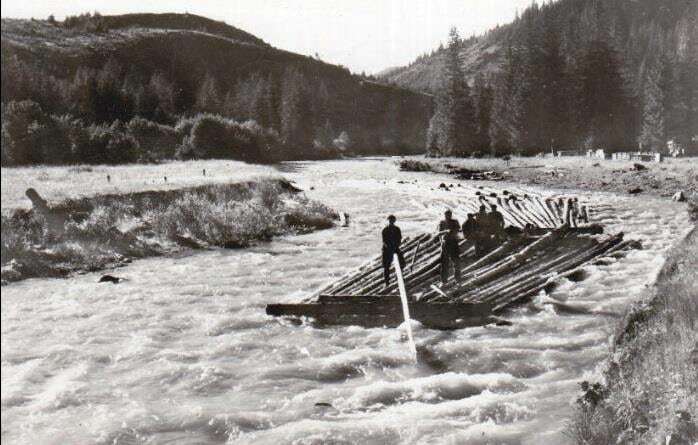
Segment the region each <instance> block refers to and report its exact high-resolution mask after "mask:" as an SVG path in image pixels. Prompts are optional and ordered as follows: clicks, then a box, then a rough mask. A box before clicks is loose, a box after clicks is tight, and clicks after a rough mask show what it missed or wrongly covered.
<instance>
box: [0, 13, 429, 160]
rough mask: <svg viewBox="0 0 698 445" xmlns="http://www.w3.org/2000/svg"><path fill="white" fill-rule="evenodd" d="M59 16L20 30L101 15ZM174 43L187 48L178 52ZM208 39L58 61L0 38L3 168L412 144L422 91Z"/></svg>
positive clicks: (406, 149)
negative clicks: (60, 19)
mask: <svg viewBox="0 0 698 445" xmlns="http://www.w3.org/2000/svg"><path fill="white" fill-rule="evenodd" d="M168 17H169V16H168ZM97 18H99V16H97ZM88 19H89V20H88ZM111 20H112V21H114V20H116V19H115V18H114V17H112V18H111ZM130 20H133V19H130ZM68 22H69V25H70V26H68V25H65V24H63V25H58V24H57V25H51V23H50V22H31V23H30V24H28V25H27V26H35V27H36V28H34V30H32V31H31V32H25V33H24V35H27V34H29V35H31V36H32V38H33V37H35V36H38V37H41V36H42V32H43V33H46V34H47V35H48V36H51V34H49V33H48V32H47V31H45V29H44V28H41V26H43V27H45V26H50V28H49V30H50V32H51V33H59V35H61V36H62V35H63V34H65V33H67V32H70V33H76V32H77V33H78V35H83V33H88V34H85V35H89V33H90V32H96V31H91V29H92V27H93V26H92V25H93V24H99V23H102V22H101V21H99V20H97V21H95V16H92V15H91V16H89V17H87V19H86V18H85V17H78V18H75V19H73V20H71V21H68ZM47 23H48V25H46V24H47ZM88 25H89V26H88ZM15 26H16V25H15ZM95 26H96V25H95ZM66 27H67V28H69V29H68V30H66V29H67V28H66ZM70 35H71V36H72V35H73V34H70ZM108 37H109V36H108V35H105V34H102V35H101V37H100V39H105V38H108ZM3 39H5V37H3ZM38 40H41V39H38ZM178 42H183V43H184V44H185V45H186V46H187V47H188V51H187V52H178V51H177V49H176V48H175V44H176V43H178ZM208 43H211V42H208V41H207V40H206V36H202V35H201V34H200V33H199V34H193V35H189V34H164V35H160V34H156V35H155V36H149V37H145V38H137V39H136V40H135V43H134V44H133V45H132V46H129V47H126V48H125V49H124V50H123V51H113V55H108V54H109V52H108V51H104V53H103V54H105V53H106V54H107V56H102V55H97V56H94V55H93V54H90V53H84V54H83V53H78V55H77V56H75V57H73V58H66V57H61V56H60V54H58V55H55V54H51V50H50V49H49V50H45V51H47V52H48V54H47V55H42V56H40V57H37V56H36V55H33V54H32V53H31V52H26V51H23V50H21V49H20V50H15V49H13V48H12V47H11V45H9V43H8V44H6V42H5V40H3V53H2V115H3V126H2V163H3V165H27V164H36V163H80V162H90V163H100V162H105V163H123V162H146V161H156V160H160V159H171V158H190V157H222V158H231V159H242V160H246V161H249V162H276V161H280V160H292V159H321V158H331V157H339V156H343V155H365V154H397V153H415V152H418V151H420V150H421V149H423V142H422V141H423V140H424V133H425V131H426V116H427V115H428V113H429V109H430V105H429V102H430V101H429V99H428V97H426V96H423V95H421V94H417V93H412V92H409V91H405V90H400V89H398V88H394V87H389V86H385V85H380V84H378V83H376V82H374V81H373V79H372V78H371V77H369V76H355V75H352V74H351V73H349V72H348V71H346V70H344V69H341V68H340V67H335V66H332V65H327V64H324V63H321V62H318V61H316V60H310V59H308V58H304V57H302V56H298V55H294V54H291V53H284V52H281V51H278V50H275V49H273V48H269V47H266V46H262V47H256V46H251V45H239V44H236V43H231V42H228V41H222V40H220V39H215V40H213V42H212V43H214V44H215V45H218V46H211V45H209V46H208V47H207V46H206V45H207V44H208ZM95 44H101V40H97V41H96V43H95ZM196 48H199V50H195V51H192V49H196ZM42 50H44V49H42ZM221 55H225V56H226V58H221V57H220V56H221ZM173 58H176V59H177V60H176V62H175V61H174V60H173ZM247 60H253V61H254V63H249V62H247ZM190 61H191V62H194V63H195V64H194V63H193V64H192V66H191V67H190V68H188V67H186V66H185V65H186V64H187V63H189V62H190ZM240 66H242V67H243V68H242V69H240V68H239V67H240ZM415 104H416V105H415ZM51 141H58V143H53V142H51ZM202 144H204V145H202ZM213 144H215V145H216V146H215V147H213V146H212V145H213ZM87 147H91V148H87ZM107 147H110V148H107ZM88 152H89V155H88Z"/></svg>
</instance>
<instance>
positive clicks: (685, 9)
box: [381, 0, 698, 155]
mask: <svg viewBox="0 0 698 445" xmlns="http://www.w3.org/2000/svg"><path fill="white" fill-rule="evenodd" d="M381 80H382V81H384V82H386V83H390V84H394V85H398V86H402V87H406V88H411V89H413V90H415V91H427V92H430V93H434V94H436V95H437V96H438V99H437V103H438V106H437V110H436V113H435V114H434V116H433V118H432V120H431V125H430V133H429V138H428V141H427V143H428V149H429V150H430V152H431V153H432V154H434V155H445V154H460V155H465V154H472V153H500V154H501V153H508V152H521V153H524V154H534V153H538V152H541V151H549V150H550V149H551V148H554V149H585V148H590V149H595V148H605V149H606V150H609V151H619V150H626V149H635V148H637V147H641V148H642V149H644V150H654V151H664V150H666V147H667V142H668V141H669V140H673V141H675V142H676V144H677V145H679V146H681V147H684V148H685V149H686V150H689V151H690V150H691V149H693V150H695V145H696V138H698V2H696V1H695V0H632V1H630V0H559V1H557V2H553V3H547V4H545V5H542V6H538V5H536V4H533V5H532V6H531V7H529V8H528V9H527V10H525V11H524V12H523V13H522V14H521V15H520V16H519V17H517V19H516V20H515V21H514V22H513V23H511V24H510V25H506V26H502V27H497V28H495V29H493V30H491V31H490V32H488V33H487V34H486V35H483V36H480V37H471V38H468V39H460V38H459V37H458V35H457V33H454V32H452V34H451V36H450V41H449V44H448V45H447V47H440V48H439V49H438V50H435V51H434V52H432V53H431V54H429V55H423V56H421V57H419V58H418V59H417V60H415V62H413V63H412V64H411V65H409V66H407V67H403V68H399V69H391V70H389V71H387V72H386V73H384V74H383V75H382V76H381ZM464 119H471V120H472V123H473V124H472V125H470V124H469V123H466V124H463V122H464Z"/></svg>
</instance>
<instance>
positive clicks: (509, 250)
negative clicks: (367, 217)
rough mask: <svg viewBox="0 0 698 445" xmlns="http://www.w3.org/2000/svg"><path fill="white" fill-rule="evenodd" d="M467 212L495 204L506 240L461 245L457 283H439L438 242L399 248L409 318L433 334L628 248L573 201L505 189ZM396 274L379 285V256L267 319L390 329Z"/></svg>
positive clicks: (421, 238) (474, 321) (425, 237)
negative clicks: (484, 246)
mask: <svg viewBox="0 0 698 445" xmlns="http://www.w3.org/2000/svg"><path fill="white" fill-rule="evenodd" d="M461 204H462V208H461V209H455V210H456V214H459V213H462V212H459V210H461V211H467V212H473V211H476V209H477V207H479V206H480V205H482V204H484V205H485V206H491V205H493V204H496V205H497V206H498V209H499V210H500V211H501V213H502V214H503V216H504V219H505V222H506V224H507V225H508V226H509V227H510V228H512V229H510V230H508V231H507V233H508V234H509V236H508V238H507V239H506V240H505V241H503V242H502V244H500V245H499V246H498V247H496V248H495V249H493V250H492V251H490V252H489V253H487V254H485V255H483V256H482V257H480V258H478V257H476V256H475V249H474V247H473V245H472V243H471V242H470V241H469V240H464V241H461V250H460V252H461V254H460V259H461V280H460V282H458V283H456V282H454V281H449V282H448V283H446V284H443V285H441V287H435V285H436V284H437V283H439V281H440V267H441V258H440V242H439V239H438V237H437V236H435V235H433V234H421V235H418V236H416V237H414V238H411V239H406V240H404V241H403V243H402V252H403V255H404V257H405V258H406V259H407V262H408V267H406V268H405V269H406V270H405V271H403V273H404V281H405V287H406V289H407V293H408V296H409V298H410V299H411V301H410V303H409V305H410V314H411V316H412V318H413V319H414V320H417V321H419V322H421V323H422V324H423V325H424V326H426V327H428V328H432V329H460V328H465V327H470V326H481V325H485V324H490V323H496V322H501V319H500V318H499V317H498V315H500V314H501V312H502V311H504V310H505V309H506V308H507V307H510V306H512V305H515V304H517V303H520V302H522V301H525V300H527V299H530V298H531V297H533V296H535V295H537V294H538V293H540V292H541V291H544V290H545V289H548V286H550V285H551V283H554V282H555V281H556V280H559V279H561V278H564V277H566V276H569V275H571V274H574V273H575V272H576V271H578V270H579V269H580V268H581V267H583V266H584V265H586V264H589V263H591V262H594V261H596V260H598V259H599V258H600V257H603V256H607V255H610V254H612V253H616V252H618V251H619V250H624V249H627V248H630V247H632V245H633V243H632V242H626V241H623V234H622V233H618V234H614V235H602V233H603V227H601V226H598V225H590V224H589V223H588V207H587V206H580V205H579V202H578V200H577V199H576V198H558V199H551V198H541V197H537V196H529V195H524V196H522V197H517V196H516V195H513V194H511V193H508V192H505V193H504V194H503V195H497V194H496V193H491V194H490V195H489V196H483V195H481V194H480V195H479V196H478V197H477V200H473V201H469V202H462V203H461ZM395 280H396V278H395V274H394V273H391V281H390V283H389V285H388V286H385V284H384V282H383V267H382V263H381V256H380V255H377V256H376V257H374V258H372V259H371V260H369V261H367V262H366V263H364V264H363V265H361V266H360V267H358V268H357V269H356V270H353V271H351V272H349V273H347V274H346V275H344V276H343V277H341V278H340V279H338V280H335V281H334V282H332V283H329V284H327V285H326V286H324V287H323V288H322V289H320V290H319V291H317V292H315V293H314V294H312V295H310V296H309V297H308V298H306V299H304V300H303V302H301V303H298V304H270V305H267V308H266V312H267V314H269V315H272V316H288V317H296V318H298V317H300V318H303V317H307V318H309V319H311V320H313V321H314V322H315V323H316V324H317V325H320V326H328V325H359V326H364V327H396V326H398V325H400V324H401V323H402V322H403V321H404V320H403V318H402V310H401V306H400V304H401V303H400V299H399V296H398V289H397V283H396V281H395Z"/></svg>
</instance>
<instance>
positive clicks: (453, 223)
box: [439, 210, 460, 284]
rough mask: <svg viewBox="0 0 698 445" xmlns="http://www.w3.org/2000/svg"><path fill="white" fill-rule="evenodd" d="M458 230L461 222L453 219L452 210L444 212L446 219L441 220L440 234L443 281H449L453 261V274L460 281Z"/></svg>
mask: <svg viewBox="0 0 698 445" xmlns="http://www.w3.org/2000/svg"><path fill="white" fill-rule="evenodd" d="M458 232H460V224H459V223H458V220H456V219H453V213H452V212H451V211H450V210H446V212H444V219H443V220H441V222H439V236H440V237H441V283H444V284H445V283H446V281H448V269H449V268H450V265H451V263H453V275H454V276H455V279H456V281H460V248H459V247H458Z"/></svg>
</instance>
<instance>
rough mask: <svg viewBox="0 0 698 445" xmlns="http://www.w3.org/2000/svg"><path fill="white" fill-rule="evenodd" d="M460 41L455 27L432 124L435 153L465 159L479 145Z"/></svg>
mask: <svg viewBox="0 0 698 445" xmlns="http://www.w3.org/2000/svg"><path fill="white" fill-rule="evenodd" d="M460 46H461V41H460V37H459V36H458V31H457V30H456V28H452V29H451V32H450V33H449V45H448V49H447V53H446V65H445V69H444V71H445V72H444V74H445V79H446V80H445V86H444V87H443V88H442V90H441V91H440V92H439V94H438V95H437V99H436V111H435V113H434V116H433V117H432V119H431V121H430V130H429V134H430V138H431V139H430V140H431V141H430V142H429V144H428V145H430V146H432V151H433V150H434V148H437V150H438V154H440V155H444V156H463V155H466V154H468V153H470V152H472V151H473V149H474V147H475V143H476V128H475V110H474V108H473V103H472V98H471V96H470V88H469V86H468V83H467V81H466V80H465V75H464V73H463V68H462V67H461V62H460V56H459V51H460Z"/></svg>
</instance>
